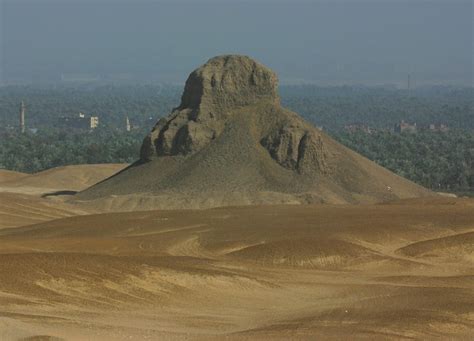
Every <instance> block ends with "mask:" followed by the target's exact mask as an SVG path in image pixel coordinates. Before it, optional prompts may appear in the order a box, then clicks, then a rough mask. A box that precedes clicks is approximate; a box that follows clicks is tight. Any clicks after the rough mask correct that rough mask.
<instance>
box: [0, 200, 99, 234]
mask: <svg viewBox="0 0 474 341" xmlns="http://www.w3.org/2000/svg"><path fill="white" fill-rule="evenodd" d="M89 212H93V210H84V209H82V208H78V207H75V206H72V205H68V204H65V203H62V202H60V201H53V200H48V199H43V198H40V197H38V196H32V195H27V194H19V193H8V192H2V193H0V229H2V228H7V227H16V226H23V225H29V224H34V223H38V222H43V221H48V220H53V219H57V218H63V217H69V216H73V215H79V214H86V213H89Z"/></svg>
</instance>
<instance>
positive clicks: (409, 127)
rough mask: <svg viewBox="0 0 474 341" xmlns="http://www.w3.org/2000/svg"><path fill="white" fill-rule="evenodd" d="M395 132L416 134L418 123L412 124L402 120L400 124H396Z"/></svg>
mask: <svg viewBox="0 0 474 341" xmlns="http://www.w3.org/2000/svg"><path fill="white" fill-rule="evenodd" d="M394 131H395V132H396V133H416V131H417V127H416V123H413V124H410V123H408V122H405V121H404V120H401V122H400V123H397V124H395V127H394Z"/></svg>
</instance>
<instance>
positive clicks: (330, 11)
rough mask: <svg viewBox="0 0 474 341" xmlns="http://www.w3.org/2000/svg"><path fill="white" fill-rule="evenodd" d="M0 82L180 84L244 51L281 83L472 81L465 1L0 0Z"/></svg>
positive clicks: (469, 24)
mask: <svg viewBox="0 0 474 341" xmlns="http://www.w3.org/2000/svg"><path fill="white" fill-rule="evenodd" d="M0 2H1V4H2V6H1V7H0V10H1V15H0V20H1V32H0V37H1V52H2V53H1V58H2V61H1V65H2V73H3V75H2V77H3V80H4V81H5V80H14V79H23V80H28V81H30V80H34V81H44V80H48V79H60V77H61V74H65V75H66V76H68V75H71V74H100V75H102V76H105V77H119V76H120V77H124V78H127V77H131V78H134V77H135V78H136V77H141V78H142V79H153V80H161V81H172V82H184V80H185V79H186V77H187V75H188V74H189V72H190V71H192V70H193V69H194V68H195V67H197V66H199V65H200V64H202V63H203V62H205V61H206V60H207V59H209V58H210V57H212V56H214V55H218V54H226V53H239V54H247V55H250V56H252V57H254V58H256V59H258V60H259V61H261V62H263V63H264V64H266V65H268V66H270V67H271V68H273V69H274V70H275V71H277V72H278V73H279V75H280V79H281V81H282V82H283V83H284V82H297V81H305V82H316V83H320V84H335V83H365V84H374V83H385V82H386V83H390V82H405V80H406V78H407V74H408V73H411V74H412V78H413V79H414V80H415V81H416V82H417V83H418V84H421V83H423V82H438V83H456V84H472V68H473V26H472V25H473V24H472V22H473V2H472V1H471V0H464V1H460V0H445V1H417V0H410V1H408V0H392V1H390V0H378V1H360V0H345V1H342V0H341V1H337V0H336V1H334V0H333V1H298V0H294V1H289V0H288V1H270V0H267V1H265V0H253V1H232V0H226V1H222V0H221V1H199V0H196V1H190V0H188V1H183V0H178V1H176V0H175V1H159V0H157V1H151V0H149V1H143V0H133V1H132V0H129V1H112V0H109V1H107V0H95V1H91V0H88V1H86V0H82V1H79V0H62V1H58V0H56V1H52V0H29V1H26V0H25V1H23V0H0Z"/></svg>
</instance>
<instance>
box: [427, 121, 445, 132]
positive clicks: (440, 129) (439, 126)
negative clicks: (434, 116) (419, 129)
mask: <svg viewBox="0 0 474 341" xmlns="http://www.w3.org/2000/svg"><path fill="white" fill-rule="evenodd" d="M428 130H430V131H437V132H442V133H444V132H447V131H449V127H448V126H447V125H446V124H443V123H440V124H435V123H431V124H430V125H429V127H428Z"/></svg>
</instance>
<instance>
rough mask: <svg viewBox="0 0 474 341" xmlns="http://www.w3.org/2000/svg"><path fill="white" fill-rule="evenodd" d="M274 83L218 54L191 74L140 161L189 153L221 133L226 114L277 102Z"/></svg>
mask: <svg viewBox="0 0 474 341" xmlns="http://www.w3.org/2000/svg"><path fill="white" fill-rule="evenodd" d="M277 87H278V79H277V76H276V75H275V73H273V72H272V71H271V70H270V69H268V68H266V67H265V66H263V65H261V64H259V63H257V62H256V61H254V60H252V59H250V58H249V57H245V56H234V55H229V56H219V57H215V58H212V59H210V60H209V61H208V62H207V63H206V64H204V65H203V66H201V67H200V68H198V69H196V70H195V71H193V72H192V73H191V74H190V76H189V77H188V79H187V81H186V85H185V88H184V92H183V95H182V97H181V104H180V106H179V107H178V108H176V109H175V110H174V111H173V112H172V113H171V115H170V116H169V117H168V118H166V119H161V120H160V121H159V122H158V123H157V124H156V126H155V127H154V128H153V130H152V132H151V133H150V134H149V135H148V136H147V137H146V138H145V140H144V142H143V145H142V149H141V159H142V160H144V161H146V160H151V159H152V158H154V157H157V156H165V155H169V156H173V155H188V154H192V153H195V152H196V151H198V150H200V149H201V148H203V147H204V146H206V145H207V144H208V143H210V141H212V140H213V139H214V138H216V136H218V135H219V134H220V133H221V132H222V129H223V126H224V123H225V119H226V117H227V116H228V115H230V114H231V111H232V110H234V109H236V108H239V107H244V106H248V105H254V104H257V103H259V102H261V101H267V102H272V103H275V104H278V102H279V98H278V93H277Z"/></svg>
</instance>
